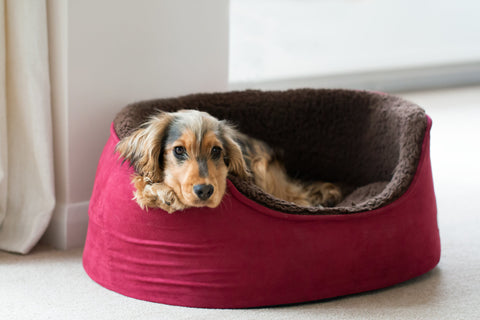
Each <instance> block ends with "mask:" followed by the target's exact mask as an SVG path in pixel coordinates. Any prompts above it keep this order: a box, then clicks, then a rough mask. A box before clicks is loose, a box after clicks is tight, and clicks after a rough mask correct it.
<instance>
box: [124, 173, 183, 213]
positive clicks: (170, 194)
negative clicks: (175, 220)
mask: <svg viewBox="0 0 480 320" xmlns="http://www.w3.org/2000/svg"><path fill="white" fill-rule="evenodd" d="M133 183H134V185H135V188H136V191H135V193H134V195H135V197H134V199H135V200H136V201H137V203H138V205H139V206H140V207H141V208H142V209H144V208H161V209H163V210H165V211H167V212H168V213H172V212H175V211H179V210H183V209H185V205H184V204H183V203H181V202H180V201H179V200H178V198H177V195H176V194H175V192H174V191H173V190H172V189H171V188H170V187H169V186H167V185H166V184H164V183H161V182H152V181H150V179H148V178H145V177H142V176H135V177H134V178H133Z"/></svg>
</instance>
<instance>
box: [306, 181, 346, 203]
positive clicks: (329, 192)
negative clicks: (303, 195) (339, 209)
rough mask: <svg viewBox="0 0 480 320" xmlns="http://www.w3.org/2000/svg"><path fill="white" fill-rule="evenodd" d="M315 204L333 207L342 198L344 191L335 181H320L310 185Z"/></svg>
mask: <svg viewBox="0 0 480 320" xmlns="http://www.w3.org/2000/svg"><path fill="white" fill-rule="evenodd" d="M308 192H309V198H310V202H311V203H312V205H313V206H319V207H320V206H321V207H333V206H335V205H336V204H337V203H339V202H340V201H341V200H342V191H341V190H340V188H339V187H338V186H336V185H334V184H333V183H329V182H319V183H315V184H313V185H310V186H309V187H308Z"/></svg>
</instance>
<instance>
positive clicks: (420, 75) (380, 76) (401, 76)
mask: <svg viewBox="0 0 480 320" xmlns="http://www.w3.org/2000/svg"><path fill="white" fill-rule="evenodd" d="M478 83H480V61H473V62H467V63H461V64H445V65H438V66H425V67H413V68H404V69H392V70H377V71H368V72H357V73H348V74H337V75H325V76H312V77H304V78H291V79H279V80H265V81H258V82H237V83H231V84H230V86H229V89H230V90H244V89H261V90H287V89H298V88H345V89H358V90H373V91H383V92H404V91H415V90H428V89H437V88H448V87H459V86H468V85H474V84H478Z"/></svg>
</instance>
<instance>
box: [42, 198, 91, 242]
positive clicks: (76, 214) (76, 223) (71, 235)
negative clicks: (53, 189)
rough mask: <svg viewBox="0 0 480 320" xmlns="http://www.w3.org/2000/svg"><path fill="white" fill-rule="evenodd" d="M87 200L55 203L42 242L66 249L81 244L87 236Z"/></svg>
mask: <svg viewBox="0 0 480 320" xmlns="http://www.w3.org/2000/svg"><path fill="white" fill-rule="evenodd" d="M88 204H89V201H84V202H78V203H73V204H57V206H56V208H55V211H54V213H53V217H52V221H51V222H50V225H49V226H48V228H47V231H46V232H45V234H44V236H43V238H42V239H41V242H42V243H45V244H48V245H50V246H53V247H54V248H56V249H61V250H67V249H72V248H77V247H81V246H83V244H84V243H85V238H86V236H87V227H88Z"/></svg>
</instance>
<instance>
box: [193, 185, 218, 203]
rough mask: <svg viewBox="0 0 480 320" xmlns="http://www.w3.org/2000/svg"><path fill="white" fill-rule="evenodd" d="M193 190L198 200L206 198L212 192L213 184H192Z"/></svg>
mask: <svg viewBox="0 0 480 320" xmlns="http://www.w3.org/2000/svg"><path fill="white" fill-rule="evenodd" d="M193 192H195V194H196V195H197V197H198V198H200V200H204V201H205V200H207V199H208V198H210V197H211V195H212V194H213V186H212V185H211V184H197V185H194V186H193Z"/></svg>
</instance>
